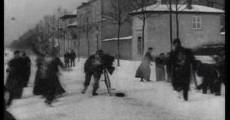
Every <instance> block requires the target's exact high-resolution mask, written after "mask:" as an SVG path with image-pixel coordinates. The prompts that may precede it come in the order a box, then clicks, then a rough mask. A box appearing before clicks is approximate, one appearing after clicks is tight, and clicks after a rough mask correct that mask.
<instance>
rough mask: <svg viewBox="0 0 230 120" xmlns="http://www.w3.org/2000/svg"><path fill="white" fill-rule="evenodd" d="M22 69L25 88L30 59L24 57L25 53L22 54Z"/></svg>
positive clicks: (28, 75)
mask: <svg viewBox="0 0 230 120" xmlns="http://www.w3.org/2000/svg"><path fill="white" fill-rule="evenodd" d="M22 67H23V68H21V70H22V71H23V72H22V73H23V75H22V76H23V82H24V83H23V86H24V87H27V85H28V82H29V78H30V71H31V61H30V58H29V57H28V56H27V55H26V53H25V52H22Z"/></svg>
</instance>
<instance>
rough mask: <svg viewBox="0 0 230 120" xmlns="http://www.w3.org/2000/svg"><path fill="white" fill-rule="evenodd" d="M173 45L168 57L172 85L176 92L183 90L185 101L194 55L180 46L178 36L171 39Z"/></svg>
mask: <svg viewBox="0 0 230 120" xmlns="http://www.w3.org/2000/svg"><path fill="white" fill-rule="evenodd" d="M173 47H174V49H173V51H172V52H171V53H170V57H169V64H170V69H171V70H172V72H171V74H172V86H173V88H174V90H176V91H177V92H181V91H183V98H184V100H185V101H187V100H188V91H189V85H190V78H191V70H192V65H194V63H195V57H194V55H193V54H192V52H191V51H190V50H189V49H186V48H184V47H182V46H181V42H180V39H179V38H177V39H175V40H174V41H173Z"/></svg>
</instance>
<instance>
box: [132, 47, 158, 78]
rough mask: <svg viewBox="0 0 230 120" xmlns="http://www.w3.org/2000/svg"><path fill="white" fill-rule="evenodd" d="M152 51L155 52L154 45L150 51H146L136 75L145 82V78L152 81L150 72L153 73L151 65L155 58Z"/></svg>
mask: <svg viewBox="0 0 230 120" xmlns="http://www.w3.org/2000/svg"><path fill="white" fill-rule="evenodd" d="M152 52H153V48H152V47H150V48H148V51H147V52H146V53H145V56H144V58H143V59H142V61H141V64H140V66H139V67H138V69H137V71H136V75H135V77H136V78H141V82H143V81H144V79H145V80H146V81H151V80H150V73H151V69H150V65H151V61H153V60H154V58H153V56H152Z"/></svg>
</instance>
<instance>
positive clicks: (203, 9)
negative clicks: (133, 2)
mask: <svg viewBox="0 0 230 120" xmlns="http://www.w3.org/2000/svg"><path fill="white" fill-rule="evenodd" d="M176 8H178V11H179V13H213V14H224V11H223V10H221V9H216V8H212V7H207V6H202V5H192V9H188V7H187V5H186V4H179V5H177V7H176V5H175V4H173V5H172V12H175V11H176ZM141 11H142V10H141V9H137V10H134V11H132V12H131V13H130V14H139V13H141ZM169 11H170V7H169V4H154V5H150V6H147V7H145V12H169Z"/></svg>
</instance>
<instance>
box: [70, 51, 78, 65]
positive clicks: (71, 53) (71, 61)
mask: <svg viewBox="0 0 230 120" xmlns="http://www.w3.org/2000/svg"><path fill="white" fill-rule="evenodd" d="M76 57H77V56H76V53H75V52H74V51H73V50H71V52H70V65H71V66H75V59H76Z"/></svg>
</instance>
